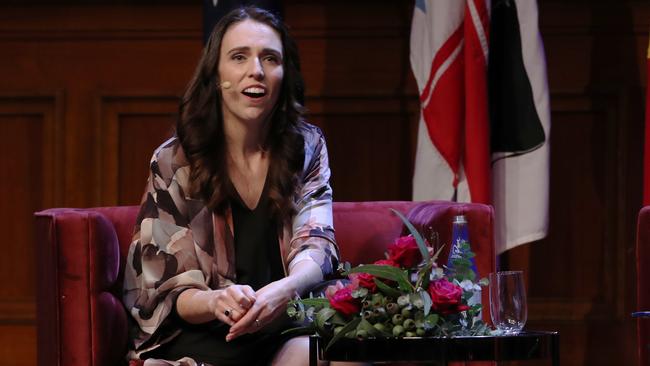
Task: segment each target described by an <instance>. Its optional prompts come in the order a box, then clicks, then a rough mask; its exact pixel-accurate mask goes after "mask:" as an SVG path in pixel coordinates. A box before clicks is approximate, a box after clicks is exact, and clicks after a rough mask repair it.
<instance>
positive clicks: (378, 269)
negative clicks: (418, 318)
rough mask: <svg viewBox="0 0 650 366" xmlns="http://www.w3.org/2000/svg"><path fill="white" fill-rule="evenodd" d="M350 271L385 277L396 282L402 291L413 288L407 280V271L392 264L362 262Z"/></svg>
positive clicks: (410, 290)
mask: <svg viewBox="0 0 650 366" xmlns="http://www.w3.org/2000/svg"><path fill="white" fill-rule="evenodd" d="M350 273H369V274H371V275H373V276H375V277H379V278H385V279H387V280H392V281H395V282H397V286H398V288H399V289H400V290H402V291H407V292H413V290H414V289H415V288H414V287H413V285H412V284H411V282H409V278H408V271H406V270H403V269H399V268H396V267H393V266H387V265H383V264H363V265H360V266H358V267H355V268H352V269H350V270H349V271H348V272H347V274H350Z"/></svg>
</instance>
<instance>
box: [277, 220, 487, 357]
mask: <svg viewBox="0 0 650 366" xmlns="http://www.w3.org/2000/svg"><path fill="white" fill-rule="evenodd" d="M392 211H393V212H394V213H395V214H396V215H397V216H399V217H400V219H401V220H402V221H403V222H404V224H405V225H406V227H407V228H408V229H409V231H410V233H411V234H410V235H408V236H404V237H400V238H397V240H395V242H393V243H392V244H391V245H389V247H388V252H387V258H386V259H381V260H378V261H376V262H374V263H373V264H365V265H360V266H357V267H354V268H350V265H349V263H346V264H345V265H342V266H341V267H340V268H339V270H340V271H341V272H342V274H343V275H345V276H347V277H348V279H349V281H348V283H347V284H346V285H344V284H343V283H341V282H338V283H337V284H336V285H333V286H330V287H328V288H327V289H326V290H325V296H324V297H310V298H305V299H296V300H293V301H291V302H290V303H289V305H288V308H287V313H288V314H289V316H290V317H292V318H294V319H296V320H298V321H300V322H301V323H302V324H305V325H304V326H302V327H300V328H294V329H292V330H289V331H298V332H301V333H305V334H314V333H318V335H320V336H321V337H323V338H324V339H329V343H328V345H327V348H329V346H331V345H332V344H334V343H335V342H336V341H337V340H339V339H341V338H342V337H347V338H358V339H365V338H369V337H382V338H390V337H396V338H401V337H441V336H442V337H450V336H470V335H487V334H490V332H491V329H490V328H489V327H488V326H487V325H486V324H485V323H484V322H483V321H482V320H481V316H480V314H481V304H480V291H481V286H486V285H487V280H486V279H481V280H480V281H477V280H476V273H475V272H474V269H473V265H472V257H473V256H474V254H473V253H472V252H471V250H470V249H469V243H467V242H463V243H460V245H461V248H460V249H461V250H459V251H458V253H459V255H458V256H457V257H455V258H454V259H453V262H452V265H450V266H449V267H446V266H443V267H440V266H439V265H438V264H437V263H436V260H437V258H438V255H439V254H440V251H441V250H442V248H440V249H439V250H438V251H437V252H436V253H431V252H430V250H429V248H428V246H427V243H426V242H425V240H424V239H423V237H422V235H420V233H418V231H417V230H416V229H415V227H414V226H413V225H412V224H411V223H410V222H409V221H408V220H407V219H406V217H404V216H403V215H402V214H401V213H399V212H397V211H395V210H392ZM477 299H478V301H477Z"/></svg>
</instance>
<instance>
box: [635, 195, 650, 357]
mask: <svg viewBox="0 0 650 366" xmlns="http://www.w3.org/2000/svg"><path fill="white" fill-rule="evenodd" d="M636 276H637V277H636V278H637V287H636V288H637V310H639V311H650V206H646V207H644V208H642V209H641V211H640V212H639V221H638V223H637V235H636ZM637 332H638V333H637V334H638V350H639V365H640V366H641V365H642V366H646V365H650V319H648V318H639V319H638V320H637Z"/></svg>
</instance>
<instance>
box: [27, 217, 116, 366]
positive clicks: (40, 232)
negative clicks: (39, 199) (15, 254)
mask: <svg viewBox="0 0 650 366" xmlns="http://www.w3.org/2000/svg"><path fill="white" fill-rule="evenodd" d="M35 216H36V235H37V243H39V247H38V248H37V251H36V253H37V258H36V260H37V268H38V274H37V276H38V277H37V278H38V292H37V300H38V305H37V321H38V341H37V342H38V364H39V365H52V364H58V365H93V366H98V365H116V364H120V363H124V359H123V356H124V354H125V352H126V342H127V317H126V312H125V310H124V307H123V305H122V304H121V302H120V301H119V299H118V297H116V296H115V295H118V296H119V294H114V293H113V292H115V289H116V288H119V286H117V285H116V280H117V277H118V271H119V264H120V259H119V244H118V242H117V236H116V234H115V230H114V228H113V225H112V223H111V222H110V221H108V220H107V219H106V218H105V217H104V216H103V215H101V214H100V213H97V212H94V211H92V210H81V209H51V210H46V211H41V212H37V213H36V214H35Z"/></svg>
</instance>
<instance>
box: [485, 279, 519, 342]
mask: <svg viewBox="0 0 650 366" xmlns="http://www.w3.org/2000/svg"><path fill="white" fill-rule="evenodd" d="M490 315H491V317H492V323H494V325H495V326H496V327H497V329H499V330H501V331H503V332H504V333H505V334H517V333H519V332H521V330H522V329H523V328H524V325H525V324H526V319H527V318H528V307H527V305H526V289H525V287H524V275H523V272H522V271H504V272H496V273H490Z"/></svg>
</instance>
